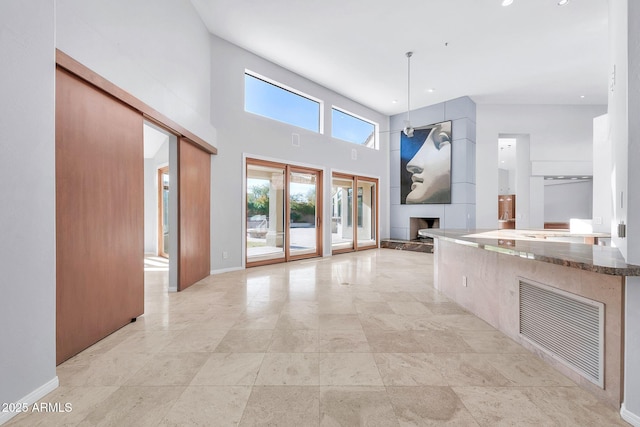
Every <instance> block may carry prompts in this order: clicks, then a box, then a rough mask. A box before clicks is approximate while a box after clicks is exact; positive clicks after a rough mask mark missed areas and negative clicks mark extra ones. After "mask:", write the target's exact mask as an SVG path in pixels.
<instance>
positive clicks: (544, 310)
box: [518, 278, 604, 388]
mask: <svg viewBox="0 0 640 427" xmlns="http://www.w3.org/2000/svg"><path fill="white" fill-rule="evenodd" d="M518 280H519V284H520V285H519V288H520V335H521V336H523V337H524V338H526V339H527V340H528V341H530V342H531V343H533V344H534V345H536V346H537V347H539V348H540V349H542V350H543V351H544V352H545V353H547V354H549V355H550V356H552V357H553V358H554V359H556V360H558V361H560V362H562V363H564V364H565V365H567V366H568V367H570V368H572V369H573V370H575V371H576V372H578V373H579V374H580V375H582V376H583V377H585V378H587V379H588V380H590V381H591V382H593V383H595V384H597V385H598V386H600V387H601V388H604V304H603V303H601V302H597V301H592V300H589V299H587V298H584V297H581V296H578V295H574V294H571V293H568V292H564V291H561V290H559V289H555V288H552V287H550V286H547V285H543V284H541V283H536V282H533V281H530V280H528V279H522V278H519V279H518Z"/></svg>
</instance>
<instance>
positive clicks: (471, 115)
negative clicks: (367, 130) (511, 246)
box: [390, 97, 498, 240]
mask: <svg viewBox="0 0 640 427" xmlns="http://www.w3.org/2000/svg"><path fill="white" fill-rule="evenodd" d="M406 118H407V117H406V113H403V114H397V115H395V116H392V117H391V120H390V129H391V130H393V131H394V132H392V133H391V140H390V144H391V157H390V162H391V163H390V173H391V175H390V182H391V193H390V194H391V200H390V205H391V238H394V239H403V240H410V239H413V238H415V236H409V234H410V227H409V222H410V218H411V217H418V218H440V228H451V229H471V228H475V224H476V220H475V211H476V209H475V193H476V188H475V187H476V180H475V177H476V169H475V168H476V162H475V155H476V144H475V137H476V104H475V103H474V102H473V101H472V100H471V99H470V98H468V97H462V98H457V99H452V100H450V101H447V102H442V103H439V104H435V105H431V106H428V107H424V108H419V109H417V110H412V111H411V125H412V126H413V127H415V128H419V127H421V126H427V125H430V124H433V123H438V122H442V121H446V120H452V121H453V127H452V129H451V133H452V138H453V140H452V142H451V147H452V151H451V204H433V205H430V204H425V205H403V204H401V200H400V199H401V192H400V132H399V131H398V130H399V129H403V128H404V121H405V120H406ZM496 150H497V149H496ZM496 156H497V154H496ZM494 164H495V165H497V164H498V159H497V157H496V160H495V163H494ZM497 170H498V169H497V166H496V181H495V183H494V184H495V185H494V188H495V191H496V194H497V187H498V181H497ZM496 200H497V198H496ZM496 203H497V202H496ZM496 215H497V213H496Z"/></svg>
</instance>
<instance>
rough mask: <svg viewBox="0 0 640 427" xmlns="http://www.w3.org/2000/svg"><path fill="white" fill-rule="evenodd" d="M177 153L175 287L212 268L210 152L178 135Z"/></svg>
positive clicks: (190, 283) (179, 286) (196, 277)
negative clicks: (177, 219) (177, 228)
mask: <svg viewBox="0 0 640 427" xmlns="http://www.w3.org/2000/svg"><path fill="white" fill-rule="evenodd" d="M178 157H179V170H178V174H179V177H178V185H179V192H178V194H179V195H178V197H179V208H178V209H179V214H178V216H179V223H180V234H179V240H180V242H179V249H180V250H179V252H180V254H179V263H178V275H179V281H178V290H184V289H186V288H188V287H189V286H191V285H193V284H194V283H195V282H197V281H198V280H200V279H204V278H205V277H207V276H208V275H209V273H210V271H211V247H210V238H211V231H210V230H211V205H210V200H211V155H210V154H209V153H206V152H205V151H203V150H201V149H199V148H197V147H196V146H195V145H193V144H191V143H190V142H189V141H188V140H186V139H185V138H181V139H180V145H179V152H178Z"/></svg>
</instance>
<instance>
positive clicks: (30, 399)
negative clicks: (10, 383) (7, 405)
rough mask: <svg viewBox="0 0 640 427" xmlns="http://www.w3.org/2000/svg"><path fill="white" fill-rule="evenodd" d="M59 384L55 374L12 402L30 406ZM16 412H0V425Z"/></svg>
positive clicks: (16, 413)
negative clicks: (49, 379)
mask: <svg viewBox="0 0 640 427" xmlns="http://www.w3.org/2000/svg"><path fill="white" fill-rule="evenodd" d="M59 384H60V383H59V381H58V377H57V376H55V377H53V379H52V380H51V381H48V382H46V383H45V384H43V385H41V386H40V387H38V388H37V389H35V390H34V391H32V392H31V393H29V394H27V395H26V396H25V397H23V398H22V399H19V400H18V401H16V402H14V403H22V404H25V403H26V404H27V405H28V406H31V405H33V404H34V403H36V402H37V401H38V400H40V399H42V398H43V397H45V396H46V395H47V394H49V393H51V392H52V391H53V390H55V389H57V388H58V385H59ZM18 414H20V412H0V425H2V424H4V423H6V422H7V421H9V420H10V419H11V418H13V417H15V416H16V415H18Z"/></svg>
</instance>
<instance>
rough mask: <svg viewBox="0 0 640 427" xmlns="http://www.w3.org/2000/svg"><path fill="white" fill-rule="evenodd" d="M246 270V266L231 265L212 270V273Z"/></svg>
mask: <svg viewBox="0 0 640 427" xmlns="http://www.w3.org/2000/svg"><path fill="white" fill-rule="evenodd" d="M238 270H244V267H229V268H221V269H218V270H211V271H210V274H222V273H230V272H232V271H238Z"/></svg>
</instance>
